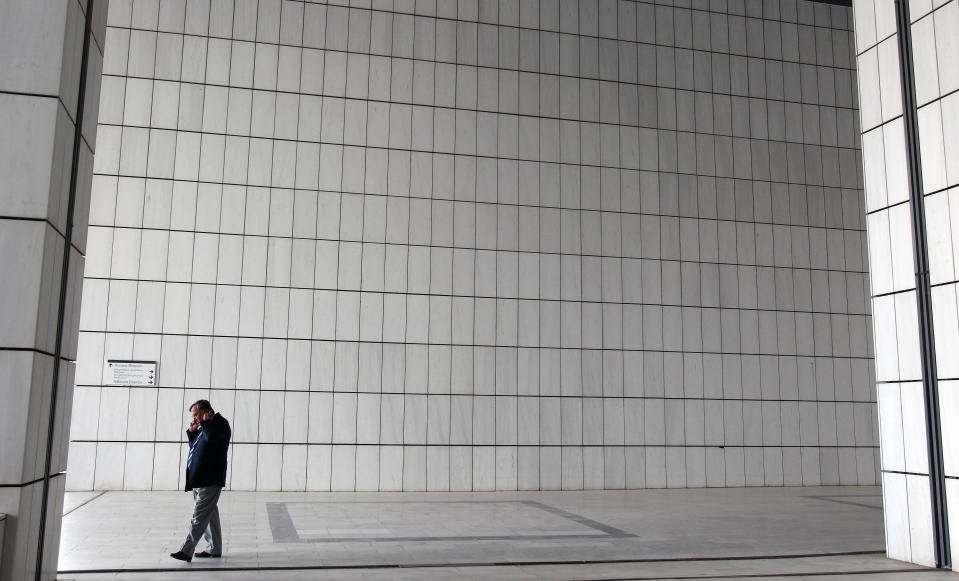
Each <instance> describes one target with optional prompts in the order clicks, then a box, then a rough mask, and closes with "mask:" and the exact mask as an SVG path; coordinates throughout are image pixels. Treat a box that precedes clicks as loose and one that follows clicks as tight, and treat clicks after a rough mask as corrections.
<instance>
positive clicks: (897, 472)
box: [854, 0, 959, 565]
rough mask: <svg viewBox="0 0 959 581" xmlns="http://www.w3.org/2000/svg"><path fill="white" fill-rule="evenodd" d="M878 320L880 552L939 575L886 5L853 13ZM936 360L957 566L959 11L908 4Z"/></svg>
mask: <svg viewBox="0 0 959 581" xmlns="http://www.w3.org/2000/svg"><path fill="white" fill-rule="evenodd" d="M854 8H855V12H856V14H855V18H856V32H857V34H856V36H857V47H858V49H857V52H858V57H857V60H858V66H859V80H860V94H861V95H863V99H862V103H861V107H862V109H861V118H862V131H863V135H862V143H863V164H864V166H865V186H866V212H867V214H868V218H867V220H868V229H869V254H870V267H871V272H872V296H873V298H872V303H873V311H874V313H875V329H874V330H875V342H876V380H877V382H878V394H879V416H880V424H881V428H882V429H881V433H882V438H881V439H882V484H883V496H884V501H885V514H886V542H887V550H888V553H889V555H890V556H891V557H893V558H896V559H901V560H905V561H913V562H916V563H922V564H927V565H934V564H935V562H934V561H935V559H934V553H933V526H932V509H931V502H930V488H929V476H928V475H929V459H928V452H927V441H926V417H925V409H924V403H923V389H922V369H921V366H920V356H919V327H918V325H919V322H918V321H919V319H918V314H917V310H916V281H915V272H916V267H915V262H914V257H913V238H912V236H913V232H912V222H911V218H910V212H911V209H910V202H909V189H908V182H907V175H908V174H907V167H906V157H905V156H906V142H905V136H904V134H903V117H902V107H903V103H902V93H901V81H900V72H899V56H898V48H897V42H898V40H897V34H896V16H895V9H894V3H893V2H885V1H883V2H879V1H876V2H873V1H872V0H869V1H860V0H857V1H856V3H855V6H854ZM910 10H911V15H910V16H911V19H912V21H913V23H912V42H913V59H914V63H915V81H916V98H917V105H918V121H919V142H920V150H921V166H922V181H923V187H924V190H925V192H924V193H925V198H924V204H925V214H926V226H927V232H926V234H927V244H928V248H929V260H930V272H929V275H930V280H931V283H932V309H933V319H934V331H935V340H936V344H935V351H936V362H937V367H938V374H939V377H938V378H937V379H938V382H939V394H940V416H941V418H942V439H943V447H944V453H945V470H946V477H947V479H946V490H947V501H948V502H947V504H948V506H949V507H950V508H949V510H950V513H951V517H952V518H950V523H951V525H952V533H951V534H952V539H953V547H954V549H953V559H955V557H956V555H957V550H959V545H957V539H959V528H957V525H959V512H957V509H956V507H957V506H959V486H957V482H959V481H957V478H959V432H957V431H956V426H955V424H956V422H955V418H956V417H957V414H959V384H957V382H956V378H957V377H959V367H957V364H959V357H957V355H959V317H957V314H956V313H957V303H956V280H957V267H959V236H957V232H959V188H957V187H956V186H957V185H959V93H957V89H959V67H957V65H956V63H957V62H959V40H957V38H959V37H957V35H956V30H957V29H959V2H957V1H955V0H951V1H948V2H944V1H941V0H937V1H935V2H932V1H913V2H910Z"/></svg>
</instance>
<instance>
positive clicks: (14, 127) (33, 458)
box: [0, 0, 108, 581]
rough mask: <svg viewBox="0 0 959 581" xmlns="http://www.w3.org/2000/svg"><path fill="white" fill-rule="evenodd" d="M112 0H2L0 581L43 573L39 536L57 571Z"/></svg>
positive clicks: (46, 574) (46, 573) (48, 571)
mask: <svg viewBox="0 0 959 581" xmlns="http://www.w3.org/2000/svg"><path fill="white" fill-rule="evenodd" d="M107 2H108V0H95V2H94V0H38V1H24V0H0V127H3V131H2V133H0V276H2V277H3V281H2V284H0V378H2V379H0V402H2V404H0V513H5V514H6V515H7V518H6V523H5V525H6V526H5V532H4V535H3V542H2V551H3V553H2V565H0V580H2V581H8V580H18V581H19V580H24V579H34V578H35V577H36V571H37V562H38V552H39V550H40V547H41V546H42V551H43V556H42V571H41V572H42V574H41V575H40V577H41V578H43V579H54V578H55V576H56V565H57V553H58V550H59V537H60V514H61V511H62V507H63V490H64V481H65V475H64V470H65V469H66V452H67V440H68V436H69V419H70V406H71V401H72V393H73V368H74V363H73V362H74V360H75V358H76V345H77V329H78V325H79V320H78V316H79V303H80V288H81V284H80V283H81V281H82V276H83V254H84V251H85V250H84V247H85V241H86V223H87V214H88V208H89V191H90V182H91V177H92V163H93V148H94V143H93V142H94V138H95V135H96V131H95V130H96V119H97V103H98V101H99V90H100V69H101V65H102V60H103V57H102V54H103V38H104V34H103V31H104V27H105V14H106V7H107ZM88 3H92V14H91V16H90V19H89V24H90V25H91V30H92V31H93V35H91V38H90V42H89V48H88V51H87V54H88V59H86V60H85V59H84V58H83V52H84V51H83V48H84V36H85V30H86V26H87V24H88V18H87V14H86V12H87V8H88ZM84 62H87V63H88V66H87V74H86V76H85V78H86V82H85V83H83V82H82V81H83V80H84V75H83V74H82V69H83V63H84ZM82 86H85V91H83V93H84V94H83V95H82V96H81V94H80V93H81V87H82ZM84 111H85V115H84ZM78 118H79V119H80V121H81V123H82V132H81V135H82V139H81V140H80V143H79V146H78V147H77V144H75V139H74V135H75V131H76V125H77V119H78ZM71 190H74V193H73V194H72V195H71ZM71 203H72V205H73V210H72V212H71V208H70V206H71ZM70 216H73V219H74V221H75V223H76V224H75V226H76V227H75V228H71V226H70V225H69V222H70ZM66 245H69V246H66ZM65 246H66V247H68V248H69V253H68V254H67V253H65V252H64V248H65ZM65 256H68V257H69V259H68V260H65V259H64V257H65ZM65 272H66V274H67V276H66V279H67V281H68V284H67V285H66V288H65V289H62V288H61V281H62V280H63V279H64V273H65ZM64 290H65V292H63V291H64ZM61 313H62V314H63V315H62V317H61ZM61 318H62V323H58V321H59V320H60V319H61ZM58 329H60V331H58ZM58 335H60V337H59V340H58ZM58 345H59V349H58ZM56 365H59V373H58V374H56V373H55V372H54V368H55V366H56ZM55 376H57V380H56V386H57V387H56V388H54V383H55V382H54V377H55ZM54 394H55V396H56V397H55V398H54ZM51 415H52V416H53V422H51ZM51 426H52V437H50V436H49V435H50V433H51V432H50V430H51ZM48 448H49V450H50V462H49V471H48V470H47V457H48ZM45 476H49V478H47V477H45ZM45 488H46V493H45ZM44 497H46V517H44V515H43V514H42V508H41V507H42V506H43V504H44ZM44 520H45V522H43V521H44ZM41 530H42V533H41ZM41 536H42V540H41Z"/></svg>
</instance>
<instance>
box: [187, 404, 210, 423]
mask: <svg viewBox="0 0 959 581" xmlns="http://www.w3.org/2000/svg"><path fill="white" fill-rule="evenodd" d="M205 413H206V412H201V411H200V410H199V409H198V408H197V407H196V406H191V407H190V419H192V420H193V421H194V422H196V423H200V421H202V420H203V416H204V414H205Z"/></svg>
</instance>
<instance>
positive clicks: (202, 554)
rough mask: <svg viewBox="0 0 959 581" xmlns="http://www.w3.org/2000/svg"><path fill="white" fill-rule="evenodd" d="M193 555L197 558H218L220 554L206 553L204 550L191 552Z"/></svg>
mask: <svg viewBox="0 0 959 581" xmlns="http://www.w3.org/2000/svg"><path fill="white" fill-rule="evenodd" d="M193 556H194V557H197V558H199V559H219V558H220V555H214V554H213V553H207V552H206V551H200V552H199V553H193Z"/></svg>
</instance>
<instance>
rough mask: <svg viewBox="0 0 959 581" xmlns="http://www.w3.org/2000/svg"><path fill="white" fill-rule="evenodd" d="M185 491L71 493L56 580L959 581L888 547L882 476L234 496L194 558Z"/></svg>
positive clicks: (226, 497) (226, 498)
mask: <svg viewBox="0 0 959 581" xmlns="http://www.w3.org/2000/svg"><path fill="white" fill-rule="evenodd" d="M191 500H192V496H191V495H189V494H187V493H177V492H107V493H67V499H66V502H65V507H64V512H65V516H64V519H63V531H62V541H61V551H60V565H59V568H60V575H59V577H58V578H59V579H61V580H74V579H75V580H77V581H92V580H99V579H121V580H122V579H127V580H133V579H136V580H145V579H159V580H162V581H173V580H179V579H201V578H202V579H203V580H204V581H207V580H210V579H237V580H241V581H243V580H247V579H250V580H252V579H270V580H271V581H272V580H276V581H279V580H285V579H304V578H307V579H351V580H352V579H382V580H385V579H711V578H712V579H719V578H726V579H728V578H737V579H739V578H742V579H750V580H754V579H767V578H769V579H776V578H783V577H789V578H790V579H797V578H798V579H806V578H808V579H854V580H856V581H865V580H866V579H882V580H884V581H893V580H897V579H910V580H912V579H915V580H916V581H933V580H938V579H949V580H952V581H956V580H959V575H956V574H954V573H946V572H937V571H931V570H928V569H923V568H919V567H914V566H912V565H908V564H904V563H901V562H898V561H892V560H889V559H886V558H885V557H884V555H883V551H882V549H883V522H882V507H881V497H880V492H879V489H878V488H875V487H841V488H826V487H817V488H747V489H697V490H644V491H583V492H499V493H428V494H426V493H389V494H386V493H251V492H225V493H224V494H223V496H222V497H221V500H220V510H221V514H222V520H223V528H224V536H225V539H226V540H225V554H224V557H223V558H222V559H217V560H200V559H195V560H194V561H193V563H191V564H187V563H180V562H178V561H174V560H173V559H170V557H169V556H168V555H169V553H170V552H171V551H174V550H176V549H177V548H178V546H179V543H180V541H181V540H182V536H183V535H184V534H185V531H186V525H187V522H188V520H189V514H190V510H191V508H192V502H191ZM201 548H202V547H201Z"/></svg>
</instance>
